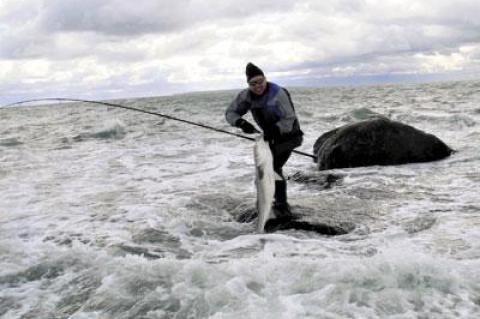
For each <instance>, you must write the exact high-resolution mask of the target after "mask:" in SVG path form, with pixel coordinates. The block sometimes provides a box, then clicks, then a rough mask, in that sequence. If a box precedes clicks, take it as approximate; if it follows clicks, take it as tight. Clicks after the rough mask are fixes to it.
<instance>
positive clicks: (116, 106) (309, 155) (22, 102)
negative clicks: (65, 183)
mask: <svg viewBox="0 0 480 319" xmlns="http://www.w3.org/2000/svg"><path fill="white" fill-rule="evenodd" d="M44 101H57V102H82V103H91V104H100V105H105V106H111V107H115V108H121V109H126V110H131V111H135V112H141V113H146V114H151V115H155V116H160V117H163V118H166V119H168V120H174V121H178V122H182V123H186V124H190V125H194V126H199V127H203V128H205V129H209V130H212V131H215V132H220V133H224V134H228V135H232V136H236V137H240V138H244V139H247V140H250V141H255V139H254V138H252V137H248V136H245V135H242V134H237V133H233V132H229V131H225V130H222V129H219V128H216V127H212V126H208V125H205V124H201V123H196V122H192V121H188V120H184V119H181V118H178V117H174V116H171V115H167V114H163V113H158V112H152V111H147V110H142V109H139V108H136V107H131V106H126V105H122V104H117V103H110V102H103V101H94V100H82V99H73V98H63V97H52V98H42V99H32V100H24V101H20V102H15V103H10V104H7V105H4V106H2V108H3V107H10V106H15V105H21V104H27V103H36V102H44ZM257 132H258V131H257ZM258 133H260V132H258ZM293 153H296V154H299V155H303V156H307V157H311V158H313V159H314V160H315V159H316V158H317V157H316V156H315V155H312V154H308V153H305V152H301V151H297V150H293Z"/></svg>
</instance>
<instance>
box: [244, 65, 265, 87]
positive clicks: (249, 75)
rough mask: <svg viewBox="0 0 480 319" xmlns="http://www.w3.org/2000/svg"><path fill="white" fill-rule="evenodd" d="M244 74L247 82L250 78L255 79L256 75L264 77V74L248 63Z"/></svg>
mask: <svg viewBox="0 0 480 319" xmlns="http://www.w3.org/2000/svg"><path fill="white" fill-rule="evenodd" d="M245 74H246V75H247V82H248V81H250V79H251V78H253V77H256V76H257V75H262V76H265V74H263V71H262V70H260V68H259V67H258V66H256V65H255V64H253V63H252V62H248V64H247V67H246V69H245Z"/></svg>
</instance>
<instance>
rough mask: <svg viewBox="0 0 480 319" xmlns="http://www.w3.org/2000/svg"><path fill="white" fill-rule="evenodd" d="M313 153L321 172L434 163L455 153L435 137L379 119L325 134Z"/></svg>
mask: <svg viewBox="0 0 480 319" xmlns="http://www.w3.org/2000/svg"><path fill="white" fill-rule="evenodd" d="M313 152H314V154H315V155H316V156H317V162H318V168H319V169H320V170H325V169H333V168H347V167H360V166H371V165H398V164H407V163H419V162H430V161H435V160H440V159H443V158H445V157H447V156H449V155H450V154H451V153H452V152H453V150H452V149H451V148H449V147H448V146H447V145H446V144H445V143H443V142H442V141H441V140H440V139H439V138H437V137H436V136H434V135H432V134H427V133H425V132H423V131H420V130H418V129H416V128H414V127H412V126H409V125H406V124H403V123H400V122H395V121H391V120H389V119H387V118H376V119H371V120H367V121H362V122H358V123H354V124H350V125H345V126H341V127H339V128H336V129H334V130H331V131H329V132H327V133H325V134H323V135H321V136H320V137H319V138H318V139H317V141H316V142H315V145H314V146H313Z"/></svg>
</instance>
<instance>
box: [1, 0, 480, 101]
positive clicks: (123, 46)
mask: <svg viewBox="0 0 480 319" xmlns="http://www.w3.org/2000/svg"><path fill="white" fill-rule="evenodd" d="M478 12H480V2H478V1H477V0H461V1H456V2H452V1H450V0H437V1H433V0H425V1H417V0H405V1H402V2H400V1H382V2H380V1H374V2H372V1H365V0H348V1H347V0H325V1H314V0H302V1H288V0H256V1H247V2H241V1H238V0H210V1H200V0H190V1H187V0H176V1H154V0H143V1H138V2H136V3H132V2H128V1H123V0H105V1H96V0H69V1H65V0H48V1H47V0H24V1H16V0H2V2H0V44H1V45H0V91H1V90H5V89H8V90H15V88H19V92H22V94H24V93H25V92H26V91H28V90H32V91H35V90H46V89H48V88H58V90H60V89H61V88H62V90H63V89H65V90H73V88H74V87H81V88H82V89H83V90H91V89H92V87H97V88H100V89H101V90H104V91H105V92H107V91H108V92H118V90H122V89H123V90H124V92H126V94H127V93H128V94H130V93H131V92H133V91H132V90H137V92H144V93H145V94H149V93H148V92H150V90H154V89H155V88H156V90H157V92H159V93H160V92H161V93H164V92H174V91H175V92H176V91H178V90H179V89H180V90H188V89H189V88H190V89H195V90H201V89H212V88H227V87H235V86H239V85H243V83H244V76H243V68H244V65H245V63H246V62H248V61H249V60H253V61H254V62H256V63H257V64H260V65H261V66H262V67H263V68H264V69H265V70H266V71H267V72H269V73H270V74H272V75H274V76H277V77H279V78H281V79H283V80H285V81H290V80H291V79H302V81H303V82H302V83H304V82H305V81H306V82H308V79H311V80H312V83H317V82H318V81H317V79H326V78H332V79H333V78H339V79H345V78H348V79H354V78H355V76H358V77H362V78H364V79H365V78H366V77H369V78H370V79H377V80H381V79H388V78H391V76H392V75H399V76H400V75H401V77H400V78H405V77H407V76H408V74H412V75H415V76H418V74H419V73H422V72H423V73H424V74H433V73H438V74H441V73H442V72H444V73H445V74H447V73H449V72H450V73H451V72H456V74H460V73H461V72H462V70H464V71H463V72H467V70H468V72H470V71H471V70H477V69H478V65H479V64H480V61H479V59H480V58H479V56H480V54H479V52H480V20H479V19H478V18H477V15H478ZM438 76H440V75H438ZM315 81H317V82H315ZM306 82H305V83H306ZM292 83H293V82H292ZM332 83H335V81H332ZM7 84H8V86H7ZM20 88H25V91H22V90H20ZM93 91H94V92H98V90H93ZM42 92H43V91H42ZM139 94H141V93H139Z"/></svg>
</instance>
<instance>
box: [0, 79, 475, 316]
mask: <svg viewBox="0 0 480 319" xmlns="http://www.w3.org/2000/svg"><path fill="white" fill-rule="evenodd" d="M235 93H236V92H234V91H228V92H205V93H192V94H184V95H175V96H169V97H156V98H142V99H128V100H118V101H115V102H117V103H121V104H124V105H127V106H132V107H137V108H142V109H146V110H150V111H157V112H162V113H165V114H169V115H173V116H176V117H180V118H185V119H188V120H191V121H196V122H200V123H204V124H208V125H212V126H215V127H218V128H222V129H226V130H231V131H232V132H236V129H235V128H231V127H229V126H228V124H227V123H226V122H225V120H224V115H223V114H224V110H225V108H226V106H227V105H228V103H229V102H230V101H231V99H232V98H233V97H234V95H235ZM291 93H292V96H293V100H294V102H295V105H296V109H297V113H298V116H299V119H300V122H301V125H302V129H303V130H304V132H305V134H306V135H305V141H304V144H303V145H302V146H301V147H300V148H299V150H301V151H304V152H307V153H311V152H312V147H313V144H314V142H315V140H316V139H317V138H318V137H319V136H320V135H321V134H322V133H324V132H326V131H327V130H330V129H333V128H335V127H338V126H340V125H344V124H348V123H353V122H356V121H359V120H362V119H366V118H369V117H370V116H373V115H376V114H381V115H384V116H387V117H389V118H390V119H393V120H397V121H401V122H403V123H406V124H409V125H412V126H414V127H416V128H418V129H421V130H424V131H426V132H429V133H432V134H434V135H436V136H437V137H439V138H440V139H442V140H443V141H444V142H445V143H447V144H448V145H449V146H450V147H451V148H453V149H455V150H456V151H457V152H456V153H455V154H454V155H452V156H450V157H449V158H447V159H445V160H441V161H437V162H430V163H421V164H408V165H399V166H383V167H381V166H373V167H364V168H352V169H341V170H331V171H318V170H317V168H316V165H315V163H313V162H312V160H311V159H310V158H307V157H303V156H299V155H292V157H291V158H290V160H289V162H288V163H287V165H286V166H285V173H286V175H288V176H290V177H294V176H301V177H302V178H292V179H291V180H290V181H289V198H290V199H289V201H290V204H291V205H292V206H293V209H294V211H308V212H310V213H311V214H315V215H316V216H317V218H319V219H320V220H322V221H324V222H325V223H328V224H333V225H342V224H345V223H347V224H350V225H354V229H353V230H352V231H351V232H350V233H348V234H346V235H341V236H333V237H328V236H323V235H320V234H317V233H313V232H307V231H295V230H286V231H279V232H275V233H269V234H258V233H256V231H255V225H254V223H239V222H237V219H236V218H237V217H238V216H239V214H241V213H242V212H245V211H248V210H252V209H253V208H254V206H255V196H256V195H255V187H254V176H255V174H254V167H253V145H252V142H249V141H247V140H243V139H239V138H235V137H232V136H228V135H225V134H221V133H218V132H214V131H209V130H206V129H202V128H198V127H192V126H188V125H185V124H182V123H179V122H174V121H170V120H165V119H162V118H160V117H155V116H151V115H147V114H141V113H138V112H132V111H129V110H122V109H117V108H110V107H104V106H99V105H91V104H83V103H71V104H68V103H64V104H52V105H41V106H38V105H37V106H22V107H14V108H6V109H0V318H5V319H7V318H22V319H27V318H48V319H51V318H71V319H87V318H88V319H96V318H102V319H103V318H115V319H122V318H138V319H147V318H149V319H153V318H177V319H180V318H215V319H219V318H272V319H273V318H478V314H479V313H480V281H479V280H478V278H480V199H479V189H480V169H479V167H480V143H479V142H480V82H479V81H471V82H447V83H434V84H420V85H419V84H415V85H413V84H411V85H385V86H373V87H357V88H353V87H344V88H315V89H299V88H298V89H294V88H292V89H291ZM327 174H334V175H335V176H338V180H337V181H335V182H334V183H333V185H331V187H324V185H323V184H322V183H321V182H318V181H321V180H322V178H324V177H325V176H326V175H327Z"/></svg>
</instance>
